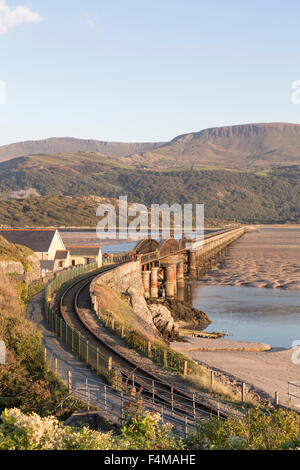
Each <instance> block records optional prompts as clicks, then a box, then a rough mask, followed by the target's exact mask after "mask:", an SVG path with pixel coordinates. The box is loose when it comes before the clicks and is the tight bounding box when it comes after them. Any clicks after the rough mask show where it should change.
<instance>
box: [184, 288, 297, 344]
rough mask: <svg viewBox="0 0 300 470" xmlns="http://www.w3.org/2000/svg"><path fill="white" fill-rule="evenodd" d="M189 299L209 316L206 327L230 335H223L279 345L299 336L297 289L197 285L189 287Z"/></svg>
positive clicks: (294, 339) (290, 342) (291, 341)
mask: <svg viewBox="0 0 300 470" xmlns="http://www.w3.org/2000/svg"><path fill="white" fill-rule="evenodd" d="M192 303H193V305H194V306H195V307H196V308H198V309H200V310H203V311H204V312H205V313H207V314H208V316H209V317H210V319H211V320H212V322H213V323H212V325H210V326H209V327H208V328H207V331H220V332H222V331H224V332H225V333H226V334H229V335H232V336H230V337H229V338H227V339H235V340H241V341H258V342H262V343H267V344H270V345H271V346H273V347H280V348H290V347H291V346H292V343H293V341H296V340H300V292H299V291H284V290H276V289H257V288H253V287H231V286H215V285H210V286H207V285H198V286H194V287H193V289H192Z"/></svg>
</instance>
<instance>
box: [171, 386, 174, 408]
mask: <svg viewBox="0 0 300 470" xmlns="http://www.w3.org/2000/svg"><path fill="white" fill-rule="evenodd" d="M171 404H172V414H173V413H174V387H171Z"/></svg>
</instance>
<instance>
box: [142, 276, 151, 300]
mask: <svg viewBox="0 0 300 470" xmlns="http://www.w3.org/2000/svg"><path fill="white" fill-rule="evenodd" d="M150 274H151V271H142V276H143V286H144V292H145V299H149V298H150Z"/></svg>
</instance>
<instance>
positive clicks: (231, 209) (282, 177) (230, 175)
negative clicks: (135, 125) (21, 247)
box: [0, 157, 300, 226]
mask: <svg viewBox="0 0 300 470" xmlns="http://www.w3.org/2000/svg"><path fill="white" fill-rule="evenodd" d="M53 158H54V163H53V165H49V162H47V160H46V161H43V159H41V158H40V159H39V161H38V165H37V164H36V162H35V159H34V157H31V158H30V159H29V160H28V161H26V165H21V164H20V163H17V162H16V163H15V165H16V166H15V167H12V168H9V169H7V168H6V166H5V167H3V168H2V167H1V165H0V192H2V195H3V196H2V197H3V200H2V202H1V208H0V224H9V225H12V226H22V225H31V226H34V225H45V226H51V225H52V226H58V225H60V226H64V225H72V226H76V225H77V226H84V225H89V226H94V225H95V224H96V223H97V221H98V220H97V218H96V207H97V206H98V204H99V203H98V202H97V201H95V200H93V199H89V198H88V196H90V195H91V194H95V195H97V196H102V197H106V198H118V197H119V195H127V196H128V198H129V201H130V202H138V203H143V204H146V205H148V206H149V205H151V204H154V203H157V204H162V203H168V204H173V203H175V202H176V203H180V204H185V203H203V204H205V209H206V218H207V219H219V220H222V221H225V220H227V221H229V220H230V221H232V220H237V221H239V222H244V223H284V222H287V221H291V222H296V223H297V222H299V221H300V197H299V196H300V178H299V176H300V166H297V165H295V166H286V167H283V166H281V167H277V168H275V169H268V170H267V171H255V170H253V171H249V170H248V171H239V170H235V171H233V170H229V169H222V168H218V169H213V168H209V167H208V168H203V169H201V168H197V167H195V168H192V169H191V168H181V169H170V170H169V171H164V170H163V169H157V170H142V169H130V168H129V169H126V168H123V167H122V166H118V165H116V166H114V164H113V162H111V163H110V165H109V164H108V163H106V164H105V165H103V163H101V164H100V163H99V164H98V163H97V164H96V163H95V162H93V164H91V162H90V161H89V160H88V159H87V161H85V160H84V158H82V159H81V160H80V164H79V163H78V162H74V163H73V165H72V164H71V163H70V161H68V162H67V163H65V162H64V161H63V162H62V164H59V162H58V161H57V159H56V160H55V158H56V157H53ZM11 165H12V163H11ZM79 169H80V172H79ZM83 169H84V171H83ZM29 188H35V189H36V190H37V191H38V192H39V193H40V194H41V195H42V197H32V198H28V199H23V200H9V199H7V194H9V192H10V191H12V190H16V189H20V190H21V189H22V190H23V189H29ZM82 196H84V197H82Z"/></svg>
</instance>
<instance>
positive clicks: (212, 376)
mask: <svg viewBox="0 0 300 470" xmlns="http://www.w3.org/2000/svg"><path fill="white" fill-rule="evenodd" d="M214 375H215V373H214V371H213V370H212V371H210V390H211V392H212V390H213V384H214Z"/></svg>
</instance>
